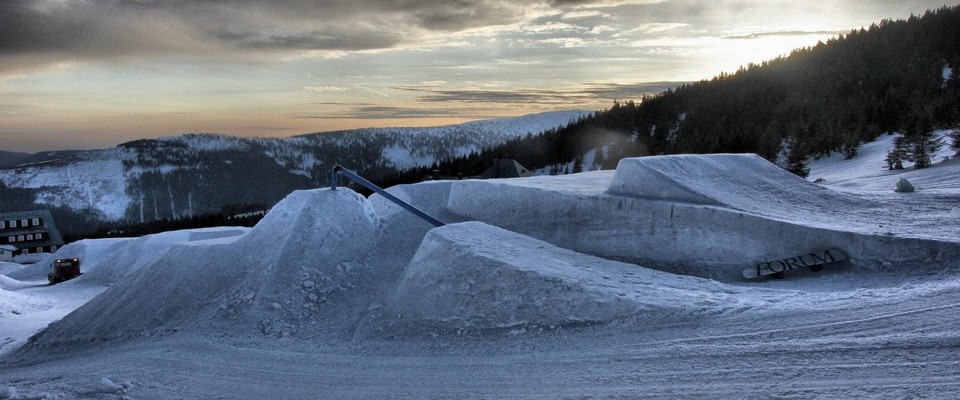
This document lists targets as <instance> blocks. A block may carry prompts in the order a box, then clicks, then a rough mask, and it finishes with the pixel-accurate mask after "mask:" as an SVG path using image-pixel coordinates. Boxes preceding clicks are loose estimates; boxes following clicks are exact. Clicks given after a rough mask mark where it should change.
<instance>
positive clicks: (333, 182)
mask: <svg viewBox="0 0 960 400" xmlns="http://www.w3.org/2000/svg"><path fill="white" fill-rule="evenodd" d="M338 175H344V176H346V177H347V178H350V179H352V180H353V181H354V182H356V183H359V184H361V185H363V186H364V187H366V188H367V189H370V190H372V191H374V192H377V193H379V194H380V195H381V196H383V197H385V198H387V200H390V201H392V202H394V204H396V205H398V206H400V207H403V208H404V209H405V210H407V211H410V212H412V213H413V215H416V216H418V217H420V218H423V219H424V220H425V221H427V222H429V223H431V224H433V226H444V225H445V224H444V223H443V222H440V220H439V219H436V218H434V217H433V216H431V215H430V214H427V213H425V212H424V211H423V210H421V209H419V208H417V207H414V206H413V204H410V203H407V202H405V201H403V200H400V199H399V198H397V196H394V195H392V194H390V193H387V191H386V190H383V189H381V188H380V186H377V185H374V184H373V182H370V181H368V180H366V179H364V178H363V177H362V176H360V175H357V173H356V172H353V171H351V170H349V169H346V168H344V167H343V166H342V165H337V166H335V167H333V171H330V190H337V178H338Z"/></svg>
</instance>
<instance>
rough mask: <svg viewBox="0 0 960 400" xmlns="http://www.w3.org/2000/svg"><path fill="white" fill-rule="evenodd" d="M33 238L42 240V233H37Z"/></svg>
mask: <svg viewBox="0 0 960 400" xmlns="http://www.w3.org/2000/svg"><path fill="white" fill-rule="evenodd" d="M34 237H35V238H37V240H43V234H42V233H38V234H36V235H35V236H34Z"/></svg>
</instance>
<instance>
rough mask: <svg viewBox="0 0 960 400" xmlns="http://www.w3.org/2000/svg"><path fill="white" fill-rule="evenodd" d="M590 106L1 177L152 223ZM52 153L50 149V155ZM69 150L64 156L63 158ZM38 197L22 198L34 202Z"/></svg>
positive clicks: (204, 141) (155, 143)
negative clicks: (339, 168)
mask: <svg viewBox="0 0 960 400" xmlns="http://www.w3.org/2000/svg"><path fill="white" fill-rule="evenodd" d="M586 114H588V112H586V111H559V112H549V113H542V114H533V115H527V116H522V117H517V118H503V119H495V120H486V121H475V122H468V123H464V124H458V125H448V126H440V127H430V128H371V129H360V130H352V131H339V132H329V133H315V134H307V135H301V136H295V137H290V138H283V139H265V138H238V137H230V136H223V135H213V134H187V135H182V136H176V137H169V138H161V139H143V140H136V141H132V142H128V143H123V144H121V145H119V146H117V147H115V148H111V149H104V150H96V151H87V152H80V153H77V152H70V153H50V154H51V155H49V156H45V157H39V158H37V161H36V162H31V163H27V164H20V165H19V166H16V167H10V168H6V169H0V183H2V184H3V185H5V186H6V187H7V188H16V189H26V190H29V191H30V194H31V195H32V196H28V197H32V198H27V199H24V196H22V193H21V196H20V197H18V198H17V199H16V201H15V200H11V198H10V196H9V195H8V196H4V191H5V190H6V189H5V188H2V187H0V199H3V200H5V201H4V205H5V207H9V208H30V207H34V205H33V204H34V203H35V204H39V205H42V206H47V207H59V208H63V209H69V210H72V211H74V212H83V213H86V214H88V215H92V216H95V217H96V219H99V220H102V221H118V220H126V221H132V222H142V221H150V220H155V219H160V218H183V217H189V216H191V215H196V214H201V213H209V212H217V211H219V210H220V208H221V207H223V206H225V205H231V204H273V203H275V202H276V201H278V200H280V199H281V198H283V197H284V196H286V195H287V194H288V193H290V191H292V190H295V189H303V188H310V187H317V186H322V185H325V184H326V183H327V182H326V181H327V179H328V178H327V173H328V171H329V169H330V168H331V167H332V166H333V165H335V164H342V165H344V166H347V167H348V168H351V169H354V170H357V171H358V172H360V173H361V174H364V175H365V176H369V177H372V178H374V179H376V178H378V177H383V176H388V175H390V174H393V173H395V172H397V171H398V170H402V169H407V168H411V167H417V166H429V165H430V164H432V163H433V162H435V161H437V160H440V159H443V158H449V157H456V156H463V155H467V154H470V153H471V152H473V151H477V150H480V149H482V148H485V147H489V146H493V145H496V144H499V143H502V142H504V141H506V140H508V139H510V138H514V137H517V136H522V135H526V134H538V133H540V132H542V131H544V130H548V129H553V128H556V127H559V126H563V125H565V124H567V123H569V122H570V121H571V120H574V119H577V118H579V117H581V116H583V115H586ZM44 154H46V153H44ZM58 154H59V156H57V155H58ZM26 202H29V204H20V203H26Z"/></svg>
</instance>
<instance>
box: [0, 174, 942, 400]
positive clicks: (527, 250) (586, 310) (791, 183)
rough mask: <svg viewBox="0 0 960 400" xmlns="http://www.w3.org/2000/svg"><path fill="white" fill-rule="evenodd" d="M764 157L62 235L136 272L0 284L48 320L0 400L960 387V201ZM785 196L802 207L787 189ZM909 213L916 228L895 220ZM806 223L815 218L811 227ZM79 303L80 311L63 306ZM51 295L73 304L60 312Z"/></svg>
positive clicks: (10, 332)
mask: <svg viewBox="0 0 960 400" xmlns="http://www.w3.org/2000/svg"><path fill="white" fill-rule="evenodd" d="M761 161H762V160H759V159H757V158H756V157H754V156H743V155H717V156H681V157H652V158H648V159H635V160H625V161H624V162H623V163H621V166H622V167H623V168H622V169H618V170H617V171H597V172H590V173H583V174H575V175H568V176H558V177H548V176H545V177H534V178H524V179H501V180H488V181H472V180H467V181H435V182H425V183H422V184H416V185H405V186H398V187H394V188H391V189H390V191H391V192H392V193H394V194H396V195H397V196H398V197H400V198H403V199H407V200H409V201H411V202H412V203H414V204H415V205H417V206H418V207H420V208H422V209H424V210H426V211H428V212H430V213H433V214H434V215H436V216H437V217H439V218H440V219H442V220H444V221H446V222H448V223H450V224H448V225H446V226H443V227H439V228H435V227H433V226H431V225H430V224H428V223H426V222H424V221H422V220H419V219H417V218H416V217H414V216H412V215H411V214H409V213H407V212H405V211H403V210H401V209H399V208H398V207H396V206H394V205H391V204H390V203H388V202H386V200H385V199H384V198H383V197H382V196H379V195H375V196H372V197H371V198H370V199H364V198H363V197H361V196H359V195H357V194H356V193H353V192H351V191H349V190H348V189H344V188H340V189H338V190H337V191H332V190H330V189H316V190H309V191H298V192H294V193H293V194H291V195H290V196H288V197H287V198H286V199H284V200H283V201H282V202H280V203H279V204H277V205H276V206H275V207H273V209H271V211H270V212H269V213H268V214H267V216H266V217H265V218H264V219H263V220H262V221H261V222H260V223H259V224H258V225H257V226H256V227H254V228H252V229H250V230H237V228H218V229H214V230H204V231H185V232H171V233H166V234H161V235H154V236H151V237H146V238H140V239H134V240H127V241H122V242H114V243H113V244H110V245H108V244H107V243H106V242H104V243H102V244H101V243H100V242H88V243H83V244H79V245H78V246H77V248H75V249H69V248H66V247H65V248H64V249H63V250H62V251H65V252H66V251H74V252H76V251H79V250H80V248H81V247H84V248H85V249H84V251H85V252H86V253H85V255H84V257H86V258H89V259H92V260H93V261H91V263H92V265H99V266H98V267H97V268H98V269H100V268H102V269H105V270H116V271H118V272H120V271H123V272H124V273H116V274H104V275H103V279H87V278H85V277H86V275H87V274H85V275H84V277H81V278H78V279H77V280H75V281H71V282H72V283H66V284H61V285H56V286H52V287H45V286H43V287H27V286H24V284H23V282H24V280H20V279H16V280H15V279H12V278H8V279H5V280H4V281H2V282H4V283H3V284H4V285H5V286H4V287H9V288H11V289H9V290H8V289H4V290H6V291H7V292H10V293H14V294H17V295H25V296H30V298H32V299H34V300H37V301H38V302H39V303H38V304H37V305H36V306H35V307H38V308H35V309H33V310H34V311H35V312H34V311H31V308H30V307H22V308H23V309H24V310H26V311H25V312H24V315H16V314H12V313H11V314H0V340H3V338H4V337H9V338H10V339H9V340H7V341H6V343H7V344H6V345H5V346H4V345H0V353H4V352H5V353H6V354H5V355H0V394H6V397H26V398H34V397H47V398H58V397H60V398H73V397H102V398H111V397H130V398H209V397H229V398H267V397H271V398H273V397H285V398H338V399H339V398H345V399H353V398H388V397H389V398H464V397H466V398H507V397H512V398H566V397H589V398H593V397H599V398H638V397H653V398H677V397H704V398H769V397H774V398H784V397H794V398H796V397H800V398H814V397H823V398H889V397H894V398H900V397H941V396H943V395H944V394H945V393H947V394H949V393H955V392H957V391H960V359H957V357H956V354H957V350H958V343H960V321H958V320H957V319H956V318H955V315H956V313H957V312H958V311H960V303H958V302H957V298H958V296H960V240H958V239H957V238H958V237H960V235H958V233H960V232H958V229H960V228H956V227H951V226H952V225H956V224H951V223H950V221H953V220H951V219H948V218H946V216H948V215H949V212H950V210H952V209H953V208H954V207H955V204H956V202H955V201H954V198H955V197H956V196H960V189H954V188H953V186H951V185H949V184H947V185H944V187H935V188H934V187H931V188H928V190H930V191H931V192H934V193H937V195H936V196H929V197H925V198H924V200H925V201H924V202H923V203H922V204H921V203H919V202H917V201H915V199H912V198H909V197H901V196H888V197H889V198H884V199H883V200H884V201H878V199H880V196H881V193H879V192H875V191H873V190H872V189H869V188H868V189H866V190H864V191H862V192H858V191H857V190H856V188H857V187H858V186H857V185H856V184H855V183H856V178H855V177H849V180H847V181H846V182H847V183H851V184H852V185H849V186H844V187H843V188H844V191H843V192H842V193H840V192H835V191H833V189H831V187H830V186H829V180H828V185H825V187H821V186H815V185H813V184H812V183H810V182H804V181H802V180H799V179H796V178H795V177H792V176H788V175H782V174H780V173H779V172H774V170H773V169H770V168H775V167H773V166H772V165H768V164H764V163H765V161H764V162H761ZM717 168H721V169H722V170H723V171H726V172H728V173H730V174H733V175H735V177H728V176H726V175H725V174H718V173H717V171H716V169H717ZM938 168H939V169H942V170H940V171H938V170H937V169H938ZM821 171H825V172H828V171H827V170H826V169H822V170H821ZM950 172H952V173H954V174H955V176H956V174H957V173H960V164H952V163H947V164H943V165H941V166H937V167H936V168H931V169H928V170H922V171H913V172H912V173H914V174H916V175H915V176H916V177H917V178H918V179H919V180H921V181H923V180H925V179H927V182H936V179H933V178H931V177H933V176H947V174H948V173H950ZM831 176H834V177H838V176H840V175H839V174H837V175H831ZM868 178H869V177H868ZM836 179H838V180H839V178H836ZM758 182H759V183H758ZM794 192H796V193H801V195H798V196H795V197H796V198H791V199H784V200H783V201H782V202H779V201H777V200H779V199H782V198H786V197H788V196H786V194H788V193H794ZM804 193H805V194H804ZM890 193H892V191H891V192H890ZM916 194H919V195H922V194H923V190H921V191H920V192H918V193H916ZM852 208H856V209H852ZM904 210H909V211H911V212H913V213H916V214H918V215H920V216H922V217H920V218H909V219H907V220H904V219H903V218H902V215H903V214H902V212H903V211H904ZM814 212H819V213H822V214H824V215H820V216H816V217H808V216H807V215H808V214H810V213H814ZM871 223H872V224H873V225H870V224H871ZM881 224H882V225H885V226H883V227H880V226H878V225H881ZM886 225H890V226H886ZM827 245H829V246H836V247H840V248H843V249H844V250H845V251H847V252H848V253H849V254H850V256H851V259H852V260H851V262H849V263H843V264H840V265H830V266H827V267H825V269H824V270H823V271H821V272H819V273H812V272H810V271H792V273H790V274H788V275H787V276H786V278H785V279H782V280H776V279H759V280H751V281H747V280H744V279H743V278H742V277H741V276H740V274H739V270H740V269H741V268H742V267H744V266H749V265H750V264H751V263H753V262H757V261H762V260H763V258H762V257H767V256H770V257H780V256H790V255H793V254H795V253H792V252H802V251H811V250H813V249H814V248H818V247H819V246H827ZM68 247H69V246H68ZM98 249H99V250H98ZM124 249H126V250H124ZM125 252H126V255H123V254H125ZM108 253H109V254H110V255H105V254H108ZM781 253H784V254H781ZM64 254H66V253H64ZM112 259H117V260H120V259H124V260H129V261H124V262H123V264H127V263H130V264H132V265H134V266H135V267H131V268H129V269H125V268H124V267H123V266H121V265H119V264H120V263H113V264H111V262H110V260H112ZM96 260H99V261H96ZM95 261H96V262H95ZM31 268H32V267H31ZM37 268H40V267H37ZM677 272H679V273H681V274H678V273H677ZM31 273H33V272H31ZM31 273H28V272H21V274H24V275H22V276H24V279H26V278H27V277H28V275H29V276H32V275H30V274H31ZM687 274H695V275H700V276H711V277H713V278H714V279H704V278H702V277H694V276H686V275H687ZM89 275H91V278H92V277H93V275H94V271H93V270H91V271H90V272H89ZM107 278H109V279H112V280H113V281H112V282H110V283H113V284H112V285H111V286H108V283H107V280H108V279H107ZM81 279H86V280H85V281H84V280H81ZM18 282H19V283H18ZM85 288H86V289H85ZM80 290H90V291H91V292H85V293H81V292H79V291H80ZM93 291H101V292H102V293H99V292H98V293H94V292H93ZM72 293H76V294H77V296H78V297H81V298H83V299H84V301H85V304H83V305H82V306H81V305H79V304H71V305H64V306H60V305H58V304H59V302H58V301H60V300H63V299H66V298H68V296H69V295H70V294H72ZM0 294H2V292H0ZM85 296H87V297H85ZM87 299H90V300H89V301H86V300H87ZM12 301H15V302H18V304H20V303H23V304H26V303H25V302H26V300H25V298H23V297H19V298H18V299H15V300H12ZM44 302H45V303H44ZM51 304H53V306H51ZM44 307H52V308H50V309H49V310H59V312H60V314H58V315H56V316H47V315H46V314H43V313H44V312H46V311H40V309H42V308H44ZM71 307H75V308H76V309H75V310H74V309H73V308H71ZM66 312H70V313H69V315H66V316H63V315H62V314H63V313H66ZM54 314H56V313H54ZM61 316H62V318H60V317H61ZM28 318H32V320H29V321H28V320H27V319H28ZM42 318H48V319H47V321H46V322H47V323H50V322H52V321H54V320H56V319H58V318H60V319H59V320H57V321H56V322H52V323H50V325H49V326H48V327H47V328H46V329H45V330H43V331H42V332H40V333H38V334H37V335H35V336H34V337H33V338H32V339H31V340H30V341H29V342H26V340H25V336H24V331H27V332H28V333H27V334H29V332H30V331H35V330H37V329H39V327H38V326H37V325H36V324H35V323H36V322H37V321H39V320H41V319H42ZM11 327H17V328H15V329H14V328H11ZM0 343H4V342H2V341H0ZM90 365H96V366H97V367H96V368H89V367H84V366H90ZM10 393H13V395H10Z"/></svg>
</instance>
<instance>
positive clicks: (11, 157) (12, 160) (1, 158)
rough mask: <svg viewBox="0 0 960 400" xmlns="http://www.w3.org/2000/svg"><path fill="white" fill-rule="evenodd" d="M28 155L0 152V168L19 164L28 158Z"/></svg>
mask: <svg viewBox="0 0 960 400" xmlns="http://www.w3.org/2000/svg"><path fill="white" fill-rule="evenodd" d="M30 155H31V154H30V153H18V152H13V151H3V150H0V168H6V167H12V166H14V165H17V164H20V160H23V159H25V158H27V157H30Z"/></svg>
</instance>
